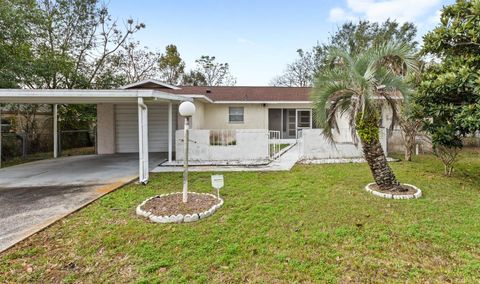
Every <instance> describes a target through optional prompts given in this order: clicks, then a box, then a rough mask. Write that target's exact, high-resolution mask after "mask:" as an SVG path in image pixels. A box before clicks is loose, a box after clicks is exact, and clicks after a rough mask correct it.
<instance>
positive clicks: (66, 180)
mask: <svg viewBox="0 0 480 284" xmlns="http://www.w3.org/2000/svg"><path fill="white" fill-rule="evenodd" d="M162 156H163V155H160V154H152V153H151V154H150V166H151V167H152V168H153V167H155V166H156V165H158V164H159V163H160V162H161V161H162V160H163V157H162ZM137 177H138V155H137V154H115V155H102V156H97V155H88V156H75V157H63V158H58V159H51V160H44V161H38V162H32V163H27V164H22V165H18V166H14V167H9V168H5V169H0V252H1V251H3V250H5V249H7V248H8V247H10V246H12V245H14V244H15V243H17V242H19V241H21V240H23V239H24V238H26V237H28V236H30V235H31V234H33V233H35V232H38V231H39V230H41V229H43V228H45V227H46V226H48V225H50V224H52V223H53V222H55V221H57V220H59V219H61V218H63V217H64V216H66V215H68V214H70V213H72V212H74V211H75V210H77V209H79V208H81V207H83V206H85V205H86V204H88V203H90V202H92V201H94V200H96V199H97V198H99V197H101V196H103V195H104V194H106V193H108V192H110V191H112V190H114V189H116V188H118V187H120V186H122V185H124V184H126V183H128V182H130V181H132V180H133V179H135V178H137Z"/></svg>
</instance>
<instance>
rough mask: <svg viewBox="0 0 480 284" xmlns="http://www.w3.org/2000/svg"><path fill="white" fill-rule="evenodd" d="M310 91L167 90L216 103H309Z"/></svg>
mask: <svg viewBox="0 0 480 284" xmlns="http://www.w3.org/2000/svg"><path fill="white" fill-rule="evenodd" d="M127 88H131V89H137V88H141V89H153V90H161V89H162V90H165V87H164V86H163V85H156V84H155V83H152V82H149V83H145V84H139V85H136V86H130V87H127ZM310 90H311V88H308V87H257V86H255V87H254V86H233V87H205V86H179V87H178V88H176V89H169V90H165V91H166V92H169V93H171V94H176V95H182V96H189V97H193V98H195V97H199V96H200V97H206V98H207V100H208V101H214V102H279V101H282V102H309V101H310Z"/></svg>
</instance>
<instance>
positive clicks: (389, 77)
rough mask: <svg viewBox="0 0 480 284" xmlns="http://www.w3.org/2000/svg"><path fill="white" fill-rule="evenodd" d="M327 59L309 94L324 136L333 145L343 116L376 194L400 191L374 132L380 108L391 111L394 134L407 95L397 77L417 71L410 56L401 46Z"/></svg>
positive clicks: (331, 55)
mask: <svg viewBox="0 0 480 284" xmlns="http://www.w3.org/2000/svg"><path fill="white" fill-rule="evenodd" d="M328 59H329V61H328V62H329V63H330V67H328V68H326V69H325V70H323V71H322V72H321V73H320V74H319V75H318V77H317V79H316V82H315V85H314V89H313V100H314V108H315V111H316V116H317V117H316V118H317V122H318V123H320V126H321V128H323V135H324V136H325V137H326V138H327V139H328V140H329V141H331V142H332V143H333V142H334V141H333V132H334V131H337V132H338V131H339V128H338V125H337V119H338V118H339V117H341V116H347V118H348V120H349V125H350V129H351V131H352V137H353V139H354V141H355V143H357V142H358V139H360V142H361V144H362V148H363V153H364V156H365V159H366V160H367V163H368V165H369V167H370V170H371V172H372V175H373V178H374V180H375V182H376V184H377V185H378V186H379V188H380V189H381V190H392V191H402V190H403V188H402V187H401V186H400V183H399V182H398V181H397V179H396V177H395V175H394V173H393V172H392V169H391V168H390V166H389V165H388V163H387V159H386V157H385V153H384V151H383V149H382V146H381V144H380V139H379V128H380V117H381V106H382V104H383V102H386V104H387V105H388V106H389V107H390V108H391V109H392V114H393V115H392V116H393V117H392V124H391V126H390V127H391V128H393V126H394V124H395V123H396V121H397V119H398V116H397V107H396V105H397V101H399V98H400V99H401V98H402V97H403V99H406V98H407V97H408V94H409V93H410V88H409V85H408V84H407V83H406V82H405V81H404V80H403V76H402V73H403V74H405V73H408V72H410V71H414V70H416V60H415V57H414V55H413V52H412V51H411V49H410V48H409V47H408V46H406V45H403V44H397V43H386V44H383V45H379V46H374V47H371V48H369V49H367V50H365V51H364V52H361V53H359V54H356V55H351V54H349V53H348V52H347V51H345V50H342V49H338V48H334V49H330V50H329V57H328ZM400 71H402V72H400Z"/></svg>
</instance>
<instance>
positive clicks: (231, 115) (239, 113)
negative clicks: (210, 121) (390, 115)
mask: <svg viewBox="0 0 480 284" xmlns="http://www.w3.org/2000/svg"><path fill="white" fill-rule="evenodd" d="M243 119H244V115H243V107H229V108H228V121H229V122H230V123H243Z"/></svg>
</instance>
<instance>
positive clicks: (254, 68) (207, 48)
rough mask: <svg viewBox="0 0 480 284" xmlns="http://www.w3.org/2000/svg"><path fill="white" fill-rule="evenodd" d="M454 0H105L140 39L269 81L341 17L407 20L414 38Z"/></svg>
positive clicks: (191, 62)
mask: <svg viewBox="0 0 480 284" xmlns="http://www.w3.org/2000/svg"><path fill="white" fill-rule="evenodd" d="M453 2H454V0H338V1H334V0H323V1H319V0H317V1H314V0H290V1H284V0H255V1H254V0H235V1H234V0H223V1H220V0H159V1H154V0H135V1H124V0H110V2H109V3H108V7H109V10H110V12H111V14H112V15H113V16H114V17H115V18H116V19H118V20H119V21H121V20H126V19H128V18H132V19H134V20H138V21H140V22H143V23H145V25H146V28H145V29H143V30H141V31H140V32H138V33H137V34H135V39H136V40H139V41H140V43H141V44H142V45H143V46H147V47H148V48H150V49H152V50H158V51H162V52H163V51H164V50H165V46H166V45H168V44H175V45H176V46H177V47H178V50H179V52H180V55H181V57H182V58H183V60H184V61H185V62H186V65H187V68H193V67H194V66H195V60H196V59H197V58H199V57H200V56H202V55H210V56H215V57H216V59H217V61H218V62H228V63H229V65H230V70H231V73H232V75H233V76H235V77H236V78H237V85H239V86H245V85H253V86H255V85H257V86H261V85H269V83H270V81H271V80H272V79H273V78H274V77H275V76H277V75H280V74H281V73H282V71H283V70H285V67H286V65H287V64H288V63H290V62H292V61H293V60H295V58H296V50H297V49H299V48H302V49H310V48H311V47H312V46H314V45H315V44H316V43H317V42H320V43H322V42H326V41H327V39H328V37H329V36H330V35H331V34H333V33H334V32H335V31H336V30H337V29H338V27H340V26H341V25H342V23H344V22H346V21H358V20H370V21H374V22H383V21H385V20H386V19H388V18H390V19H395V20H397V21H398V22H399V23H403V22H405V21H409V22H413V23H415V24H416V25H417V28H418V40H419V41H420V42H421V37H422V35H423V34H425V33H426V32H427V31H429V30H431V29H432V28H434V27H435V25H436V24H437V23H438V22H439V16H440V10H441V8H442V6H444V5H449V4H452V3H453Z"/></svg>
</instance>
